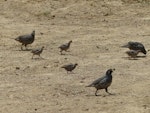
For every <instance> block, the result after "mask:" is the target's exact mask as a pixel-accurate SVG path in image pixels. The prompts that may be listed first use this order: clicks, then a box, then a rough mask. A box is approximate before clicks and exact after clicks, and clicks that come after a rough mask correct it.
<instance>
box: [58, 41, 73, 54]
mask: <svg viewBox="0 0 150 113" xmlns="http://www.w3.org/2000/svg"><path fill="white" fill-rule="evenodd" d="M71 43H72V40H70V41H69V42H68V43H66V44H62V45H61V46H59V47H58V48H60V53H61V54H62V51H67V50H68V49H69V48H70V44H71Z"/></svg>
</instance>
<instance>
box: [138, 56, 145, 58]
mask: <svg viewBox="0 0 150 113" xmlns="http://www.w3.org/2000/svg"><path fill="white" fill-rule="evenodd" d="M145 57H146V56H137V58H145Z"/></svg>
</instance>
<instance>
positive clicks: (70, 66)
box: [61, 63, 78, 73]
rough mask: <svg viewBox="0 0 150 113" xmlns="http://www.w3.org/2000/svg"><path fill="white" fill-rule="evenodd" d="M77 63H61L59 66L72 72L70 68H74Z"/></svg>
mask: <svg viewBox="0 0 150 113" xmlns="http://www.w3.org/2000/svg"><path fill="white" fill-rule="evenodd" d="M77 65H78V64H77V63H75V64H72V63H71V64H67V65H63V66H62V67H61V68H64V69H65V70H66V71H67V73H68V72H69V71H70V72H72V70H74V69H75V68H76V66H77Z"/></svg>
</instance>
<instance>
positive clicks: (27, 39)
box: [15, 31, 35, 50]
mask: <svg viewBox="0 0 150 113" xmlns="http://www.w3.org/2000/svg"><path fill="white" fill-rule="evenodd" d="M34 38H35V31H33V32H32V33H31V34H27V35H21V36H18V37H17V38H15V40H16V41H18V42H20V43H22V46H25V47H27V45H28V44H32V43H33V42H34ZM22 46H21V50H23V48H22ZM26 49H27V48H26Z"/></svg>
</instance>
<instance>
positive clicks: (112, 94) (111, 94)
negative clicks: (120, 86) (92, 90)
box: [86, 93, 116, 97]
mask: <svg viewBox="0 0 150 113" xmlns="http://www.w3.org/2000/svg"><path fill="white" fill-rule="evenodd" d="M115 95H116V94H115V93H109V94H107V95H100V94H99V95H92V94H91V95H86V96H88V97H107V96H115Z"/></svg>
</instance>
